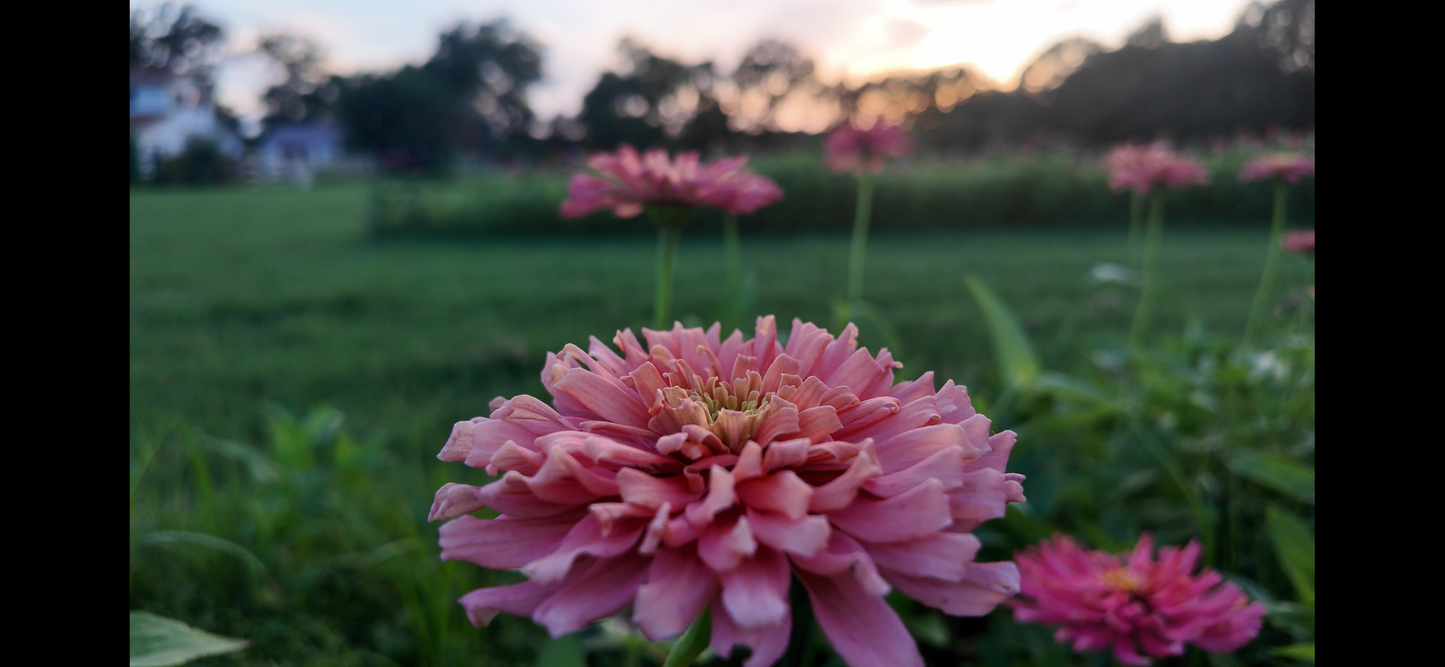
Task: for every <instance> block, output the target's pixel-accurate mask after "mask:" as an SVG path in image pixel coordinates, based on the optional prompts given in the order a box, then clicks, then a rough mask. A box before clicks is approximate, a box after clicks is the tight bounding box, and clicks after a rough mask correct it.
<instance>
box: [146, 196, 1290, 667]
mask: <svg viewBox="0 0 1445 667" xmlns="http://www.w3.org/2000/svg"><path fill="white" fill-rule="evenodd" d="M369 193H370V190H369V188H368V186H367V185H365V184H344V185H329V186H321V187H318V188H316V189H313V190H310V191H306V192H301V191H295V190H287V189H225V190H194V191H170V192H160V191H134V192H132V194H131V205H130V230H131V236H130V238H131V245H130V260H131V273H130V295H131V307H130V378H131V379H130V388H131V391H130V410H131V420H130V431H131V438H130V442H131V444H130V447H131V485H132V492H131V533H132V539H131V543H132V562H131V571H132V575H131V600H132V609H144V610H148V611H154V612H155V613H160V614H163V615H167V616H171V617H174V618H178V619H180V620H183V621H185V622H187V623H191V624H194V625H197V626H198V627H201V628H203V629H207V630H210V631H213V632H218V633H222V634H228V635H233V636H238V637H243V638H246V639H250V640H252V642H253V643H252V646H251V648H249V649H247V650H246V651H243V652H242V653H240V654H235V655H232V656H225V657H220V658H212V659H210V660H211V661H213V662H214V664H338V665H339V664H458V663H461V662H463V661H465V662H467V663H469V664H471V663H480V664H499V665H500V664H519V665H520V664H536V660H537V659H538V658H537V656H536V652H537V651H538V647H539V646H540V647H542V649H541V650H543V651H547V650H555V651H558V652H560V653H555V654H552V655H553V657H552V658H549V659H554V660H556V662H554V663H553V664H566V663H565V660H563V659H562V658H557V657H556V656H557V655H563V654H565V653H566V652H567V651H569V650H572V651H575V650H576V649H575V648H567V646H562V648H556V649H553V648H549V647H552V646H553V645H552V644H548V643H547V642H546V641H545V633H543V632H541V631H540V630H538V629H537V628H536V627H535V626H533V625H532V624H531V623H530V622H528V621H525V620H517V619H507V618H506V617H503V618H502V619H499V620H498V622H497V623H495V624H494V625H493V627H492V628H489V629H487V630H481V631H479V630H473V629H471V627H470V626H469V625H467V623H466V620H465V616H464V614H462V613H461V610H460V607H459V606H457V605H456V603H455V600H456V598H457V597H459V596H460V595H461V594H463V593H465V592H466V591H467V590H470V589H471V588H475V587H476V586H478V585H483V584H491V583H499V582H500V579H498V577H505V576H508V575H499V574H492V573H481V572H479V571H478V568H475V567H474V566H470V565H466V564H461V563H450V564H447V565H445V566H443V565H441V564H439V563H437V551H438V550H437V547H436V532H435V526H427V524H425V515H426V509H427V507H428V505H429V504H430V500H431V495H432V493H433V492H434V491H435V489H436V487H437V486H439V485H440V484H441V483H442V482H443V481H465V482H469V483H480V482H482V481H484V477H482V476H481V471H472V470H467V469H464V468H463V467H462V466H457V465H453V464H445V463H441V462H439V461H436V460H435V459H434V458H432V457H434V456H435V453H436V451H438V450H439V449H440V448H441V446H442V444H443V442H444V441H445V439H446V436H447V433H448V432H449V431H450V428H451V425H452V423H454V422H456V421H458V420H464V419H469V418H471V417H474V416H478V415H484V414H486V413H487V412H488V410H487V402H488V401H489V400H490V399H492V398H493V397H494V396H498V395H505V396H511V395H514V394H517V393H530V394H533V395H539V396H542V395H544V394H543V392H542V389H541V383H540V381H539V379H538V375H539V373H540V370H541V365H542V361H543V358H544V356H545V354H546V352H547V351H549V350H552V351H555V350H559V349H560V348H561V347H562V346H563V345H565V344H566V343H569V342H572V343H577V344H579V345H582V346H583V347H585V346H586V340H587V337H588V336H593V335H595V336H597V337H598V338H601V339H603V340H604V341H610V340H611V338H612V335H613V333H614V332H615V331H616V330H618V329H621V328H626V327H632V328H633V329H634V330H635V331H636V330H638V329H639V328H640V327H642V326H644V325H647V324H648V323H649V322H650V320H651V308H652V289H653V257H654V252H655V241H654V240H653V238H652V237H651V236H649V235H647V234H639V235H635V236H628V237H621V238H616V239H611V240H607V239H601V240H599V239H596V238H589V239H576V238H555V239H554V238H525V239H519V238H507V239H497V240H491V241H489V240H470V241H443V240H435V241H423V240H408V241H377V240H374V239H372V238H371V237H370V236H369V235H368V233H367V228H366V219H367V202H368V195H369ZM886 215H888V211H877V212H876V213H875V216H886ZM638 224H639V225H642V224H645V223H643V222H641V221H639V223H638ZM847 225H848V221H840V222H839V226H838V231H837V233H835V234H831V235H817V234H814V235H799V236H788V235H775V236H768V237H747V236H745V237H744V238H743V240H742V243H743V255H744V261H745V264H746V267H745V270H746V271H747V272H748V273H750V274H752V276H753V278H752V280H753V281H754V283H753V284H754V290H753V298H752V305H751V306H750V310H751V311H752V313H753V314H774V315H776V316H777V317H778V320H779V328H780V329H781V330H782V331H783V332H786V331H787V330H788V329H789V327H790V322H791V320H792V319H793V318H795V317H798V318H802V319H803V320H805V321H814V322H817V323H819V324H820V325H823V326H830V327H831V326H832V322H833V318H834V303H835V300H836V299H837V298H838V297H839V296H841V294H842V292H843V282H844V272H845V268H846V267H845V261H846V259H845V258H846V253H847V243H848V240H847ZM694 231H695V230H694ZM1266 235H1267V225H1266V224H1264V223H1261V224H1258V225H1229V226H1217V227H1200V226H1192V227H1188V228H1184V227H1170V226H1168V224H1167V223H1166V228H1165V235H1164V246H1163V251H1162V255H1161V258H1162V259H1161V262H1160V266H1161V274H1162V275H1161V284H1162V292H1161V293H1162V301H1161V303H1159V304H1158V305H1157V307H1156V309H1155V313H1156V317H1155V318H1154V319H1153V321H1152V325H1151V332H1152V336H1153V337H1154V338H1156V339H1157V338H1164V337H1170V336H1172V337H1177V336H1179V335H1181V334H1182V333H1184V332H1185V330H1186V329H1187V328H1188V329H1191V330H1193V331H1200V330H1203V331H1207V332H1209V333H1211V334H1214V335H1216V336H1222V337H1235V338H1237V337H1238V336H1239V335H1240V334H1241V333H1242V331H1243V328H1244V322H1245V318H1246V316H1247V314H1248V309H1249V305H1250V301H1251V299H1252V297H1253V293H1254V289H1255V286H1256V284H1257V282H1258V280H1259V275H1260V271H1261V269H1262V267H1263V264H1264V255H1265V241H1266ZM1126 236H1127V222H1126V221H1120V223H1119V225H1117V226H1116V227H1113V228H1092V229H1083V230H1081V229H1078V228H1069V229H1030V230H1027V231H1008V230H1000V229H959V230H956V231H951V232H947V233H942V232H939V233H928V234H926V235H925V234H915V235H878V236H876V237H875V238H873V239H872V241H871V243H870V246H869V254H868V265H867V301H868V302H869V303H871V304H872V305H873V307H874V309H875V310H876V312H877V313H878V314H879V317H880V319H881V320H882V321H884V322H886V323H887V326H888V327H890V328H891V329H892V330H893V331H892V332H891V333H885V332H884V331H882V330H880V327H879V325H878V324H877V323H875V322H871V321H864V322H860V329H861V331H862V333H861V336H860V339H861V344H862V345H864V346H867V347H869V348H870V349H876V348H877V347H878V346H880V345H883V344H884V339H885V337H888V336H892V337H893V338H894V339H895V340H896V341H897V344H898V346H899V347H901V348H902V349H901V350H898V351H896V352H895V355H896V356H897V357H898V358H899V359H900V360H901V361H903V363H904V364H905V366H904V368H903V369H902V371H901V372H900V373H899V375H900V376H901V377H903V378H907V377H913V376H916V375H917V374H918V373H921V372H922V371H925V370H933V371H935V373H936V374H937V377H938V380H939V382H940V383H941V382H942V380H943V379H947V378H952V379H954V380H956V381H957V382H959V383H961V384H964V385H966V386H968V387H969V388H970V393H971V394H972V395H973V396H974V397H975V401H976V403H977V404H978V405H980V407H981V408H986V406H987V404H988V402H989V401H990V400H991V399H992V398H994V397H996V396H997V395H998V393H999V390H1000V380H999V376H998V371H997V367H996V364H995V363H994V360H993V355H992V350H991V349H990V345H989V339H988V333H987V327H986V325H985V323H984V321H983V319H982V316H981V314H980V311H979V309H978V307H977V304H976V303H975V302H974V300H973V298H972V296H971V295H970V293H969V291H968V290H967V288H966V287H965V284H964V276H965V275H966V274H972V275H977V276H978V277H980V278H981V279H983V280H984V281H985V282H986V283H987V284H988V285H989V286H990V287H991V288H992V289H993V290H994V291H995V292H996V293H997V294H998V295H999V296H1000V297H1001V298H1002V299H1003V301H1004V302H1006V303H1007V304H1008V306H1009V307H1010V308H1012V309H1013V311H1014V312H1015V313H1016V314H1017V315H1018V317H1019V319H1020V320H1021V321H1022V323H1023V324H1024V328H1025V330H1026V331H1027V332H1028V333H1029V334H1030V336H1031V338H1032V340H1033V342H1034V345H1035V346H1036V347H1037V348H1038V352H1039V353H1040V356H1041V357H1042V359H1043V363H1044V366H1045V367H1046V368H1051V369H1058V370H1063V371H1074V370H1078V369H1080V368H1084V367H1086V366H1088V365H1090V364H1093V363H1095V360H1097V359H1099V358H1100V355H1099V354H1098V353H1099V352H1101V351H1102V352H1105V353H1108V352H1110V351H1113V350H1117V349H1119V348H1121V347H1122V345H1123V342H1124V338H1125V336H1126V334H1127V330H1128V327H1129V322H1130V318H1131V316H1132V314H1133V304H1134V303H1135V299H1136V293H1137V290H1136V289H1135V288H1134V287H1132V286H1130V285H1128V284H1121V283H1119V282H1115V281H1109V280H1100V278H1108V277H1109V276H1110V275H1111V274H1114V273H1117V271H1112V270H1108V269H1105V270H1096V269H1097V267H1098V266H1099V265H1100V264H1101V263H1107V262H1112V263H1117V264H1126V265H1127V264H1130V263H1131V262H1130V260H1129V257H1128V254H1129V253H1128V251H1127V249H1126ZM722 260H723V248H722V242H721V239H720V238H716V237H714V236H712V235H704V234H699V233H693V234H688V233H686V232H685V233H684V236H683V241H682V247H681V250H680V254H679V262H678V276H677V287H676V296H677V301H676V305H675V307H674V312H675V313H676V314H677V315H678V317H679V319H681V320H683V321H684V323H686V324H689V325H703V324H705V323H711V322H712V321H713V320H714V319H717V318H719V317H722V316H723V315H724V314H725V312H726V311H727V304H728V300H729V297H730V294H729V290H728V287H727V285H726V281H725V279H724V277H723V276H724V270H723V261H722ZM1281 268H1282V272H1281V275H1280V277H1279V281H1278V283H1277V284H1278V286H1279V289H1278V290H1277V293H1276V295H1275V297H1274V299H1273V303H1274V304H1275V308H1274V310H1273V311H1272V317H1274V318H1283V317H1288V316H1289V310H1290V308H1291V307H1292V304H1297V303H1298V302H1299V300H1300V299H1301V298H1306V297H1302V295H1303V293H1304V287H1305V286H1306V285H1308V284H1309V282H1310V281H1311V280H1312V276H1311V272H1310V267H1309V265H1308V263H1307V262H1306V261H1305V260H1303V259H1301V258H1298V257H1293V256H1286V257H1285V258H1284V261H1283V262H1282V267H1281ZM1126 283H1127V281H1126ZM750 327H751V320H749V323H748V325H747V328H748V329H750ZM639 333H640V332H639ZM278 407H279V408H280V409H281V410H284V411H289V412H290V413H291V414H294V415H297V416H298V417H297V418H296V419H293V420H289V421H288V418H285V417H278V416H277V415H281V414H283V413H282V412H278V411H277V409H276V408H278ZM321 407H326V408H332V409H334V410H335V412H332V413H313V410H314V409H316V408H321ZM308 414H313V415H317V416H316V417H315V418H314V419H312V420H310V421H308V420H307V419H305V418H304V416H305V415H308ZM337 415H344V417H345V422H344V426H342V427H341V428H342V429H343V430H344V431H345V432H346V433H348V434H351V435H348V436H347V438H350V437H351V436H352V435H354V436H355V440H354V441H352V440H348V439H346V438H342V439H339V440H338V439H337V437H336V436H334V432H335V431H336V428H337V424H336V421H335V420H336V416H337ZM999 426H1000V427H1004V426H1006V425H999ZM288 429H289V430H288ZM298 442H299V443H301V444H299V445H298V444H296V443H298ZM307 447H314V449H315V451H314V452H312V451H310V450H307ZM298 448H299V449H298ZM323 449H324V451H323ZM328 466H330V467H328ZM348 466H350V467H348ZM198 535H199V536H201V537H197V536H198ZM187 536H189V537H187ZM207 537H213V538H217V539H219V540H223V541H224V544H223V543H221V542H207ZM348 559H349V560H348ZM388 568H391V569H388ZM248 573H249V574H248ZM594 634H595V633H594ZM587 641H592V642H593V644H589V646H592V647H593V648H595V646H597V645H600V644H597V643H596V642H599V641H602V640H600V639H596V637H593V638H592V639H589V640H587ZM593 648H589V649H588V650H589V652H591V651H592V650H593ZM604 648H605V647H604ZM598 650H602V649H598ZM636 650H637V651H642V653H636V652H633V653H627V652H626V651H623V649H618V651H619V653H618V655H619V656H622V657H620V658H617V659H618V660H619V661H620V662H616V663H615V664H650V663H646V662H641V663H638V662H631V660H632V659H633V658H632V657H628V656H633V657H636V656H638V655H642V656H646V655H649V654H647V653H646V651H643V649H636ZM627 651H633V649H627ZM604 653H605V651H604ZM960 655H967V652H965V653H963V654H960ZM544 662H545V661H544ZM592 664H594V665H596V664H614V662H613V661H612V660H611V659H610V658H607V657H606V655H604V656H603V657H601V658H598V657H594V658H593V660H592Z"/></svg>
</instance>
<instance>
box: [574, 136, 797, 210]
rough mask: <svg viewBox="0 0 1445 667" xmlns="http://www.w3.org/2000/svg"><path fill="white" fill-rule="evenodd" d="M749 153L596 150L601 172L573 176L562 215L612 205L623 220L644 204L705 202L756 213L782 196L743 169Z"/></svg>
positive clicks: (768, 182)
mask: <svg viewBox="0 0 1445 667" xmlns="http://www.w3.org/2000/svg"><path fill="white" fill-rule="evenodd" d="M747 162H748V159H747V157H745V156H741V155H739V156H736V157H730V158H723V159H721V160H715V161H713V162H709V163H707V164H702V163H701V161H700V160H699V159H698V154H697V153H696V152H695V151H687V152H683V153H679V154H678V155H677V159H676V160H673V159H670V158H669V157H668V156H667V151H665V150H662V149H661V148H653V149H649V150H648V151H647V152H646V153H643V154H641V155H638V153H637V150H636V149H634V148H633V147H631V146H628V145H625V144H624V145H623V146H622V147H621V148H619V149H618V150H617V152H616V153H598V154H596V155H593V156H592V157H591V158H589V159H588V160H587V166H588V167H591V168H592V169H593V170H594V171H596V172H598V173H599V174H601V176H597V175H593V174H574V175H573V176H572V180H571V182H570V183H568V184H567V199H566V200H565V201H563V202H562V217H563V218H580V217H582V216H584V215H587V214H589V213H593V212H595V211H600V210H602V209H606V208H610V209H612V212H613V214H614V215H616V216H617V217H619V218H631V217H634V216H636V215H637V214H639V213H642V210H643V208H645V207H647V206H652V205H659V206H707V207H711V208H720V209H722V210H724V211H727V212H728V213H733V214H743V213H754V212H756V211H757V210H758V209H760V208H762V207H764V206H769V205H771V204H773V203H775V202H777V201H778V200H779V199H782V198H783V191H782V190H779V189H778V186H777V185H776V184H774V183H773V182H772V181H771V180H769V179H767V178H765V177H763V176H759V175H757V174H754V173H753V172H750V171H748V170H747V169H744V168H743V167H744V165H746V164H747Z"/></svg>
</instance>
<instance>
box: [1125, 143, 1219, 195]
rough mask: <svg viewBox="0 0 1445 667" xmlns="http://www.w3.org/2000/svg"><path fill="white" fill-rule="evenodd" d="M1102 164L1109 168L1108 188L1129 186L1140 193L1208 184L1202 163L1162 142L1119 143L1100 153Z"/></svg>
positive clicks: (1127, 187)
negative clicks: (1108, 150)
mask: <svg viewBox="0 0 1445 667" xmlns="http://www.w3.org/2000/svg"><path fill="white" fill-rule="evenodd" d="M1104 168H1105V169H1107V170H1108V171H1109V188H1110V189H1112V190H1113V191H1114V192H1123V191H1124V190H1128V189H1133V190H1134V191H1135V192H1137V193H1139V195H1140V196H1147V195H1148V194H1149V193H1150V192H1152V191H1153V190H1154V188H1156V187H1165V188H1173V187H1179V186H1182V185H1208V184H1209V171H1208V170H1206V169H1205V168H1204V166H1203V165H1201V164H1199V162H1197V161H1195V160H1194V159H1192V158H1188V157H1185V156H1183V155H1179V154H1178V153H1175V152H1174V151H1172V150H1170V149H1169V147H1168V146H1167V145H1166V144H1164V143H1163V142H1155V143H1152V144H1148V145H1144V146H1140V145H1136V144H1133V143H1128V144H1124V145H1122V146H1119V147H1117V148H1115V149H1114V150H1112V151H1110V152H1109V154H1108V155H1107V156H1105V157H1104Z"/></svg>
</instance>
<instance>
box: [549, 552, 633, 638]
mask: <svg viewBox="0 0 1445 667" xmlns="http://www.w3.org/2000/svg"><path fill="white" fill-rule="evenodd" d="M650 565H652V559H651V558H647V557H640V556H633V555H628V556H623V557H621V558H612V559H608V560H601V561H597V562H596V563H594V564H593V565H592V567H590V568H588V569H587V571H586V572H584V573H583V574H582V575H581V576H579V577H578V578H577V579H576V580H575V581H571V582H569V583H568V584H567V585H565V586H563V587H562V588H560V589H558V590H557V592H555V593H553V594H552V595H551V596H549V597H548V598H547V599H546V600H545V601H543V602H542V604H540V605H538V606H537V609H536V610H535V611H533V612H532V620H534V621H536V622H537V623H538V624H540V625H542V626H543V627H545V628H547V632H549V633H551V635H552V636H553V637H561V636H562V635H565V634H568V633H570V632H575V631H577V630H580V629H581V628H582V626H585V625H587V624H588V623H591V622H593V621H600V620H602V619H603V618H606V617H608V616H611V615H612V614H615V613H617V611H618V610H620V609H622V608H623V607H626V606H627V604H628V603H629V602H632V600H633V598H635V597H636V596H637V588H638V586H640V585H641V584H642V582H643V581H644V580H645V579H646V578H647V570H648V567H649V566H650Z"/></svg>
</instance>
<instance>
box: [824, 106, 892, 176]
mask: <svg viewBox="0 0 1445 667" xmlns="http://www.w3.org/2000/svg"><path fill="white" fill-rule="evenodd" d="M823 148H824V150H826V151H827V155H826V157H825V158H824V163H825V164H826V165H827V166H828V168H829V169H831V170H833V171H835V172H837V173H840V174H843V173H849V172H853V173H861V172H867V173H871V174H876V173H878V172H879V171H880V170H881V169H883V160H884V159H886V158H890V157H901V156H904V155H909V154H911V153H912V152H913V141H912V140H911V139H909V138H908V134H907V133H906V132H904V131H903V128H902V127H899V126H897V125H889V124H887V123H885V122H884V121H883V119H881V118H880V119H878V120H877V121H876V122H874V123H873V126H872V127H870V128H868V129H866V130H864V129H860V128H859V127H858V126H857V125H854V124H853V123H852V122H851V121H849V122H847V123H844V124H843V125H841V126H839V127H838V128H837V129H835V130H833V132H832V133H831V134H829V135H828V138H827V139H825V140H824V141H823Z"/></svg>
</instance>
